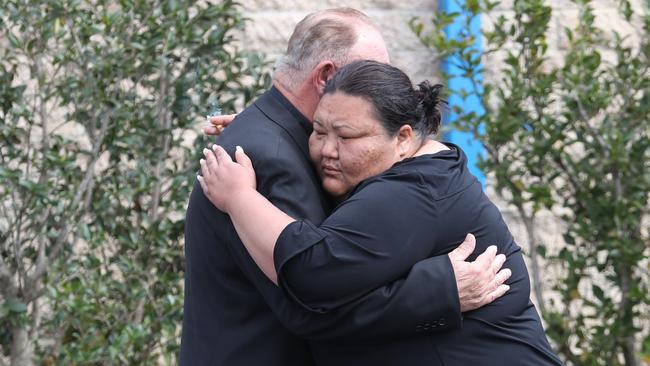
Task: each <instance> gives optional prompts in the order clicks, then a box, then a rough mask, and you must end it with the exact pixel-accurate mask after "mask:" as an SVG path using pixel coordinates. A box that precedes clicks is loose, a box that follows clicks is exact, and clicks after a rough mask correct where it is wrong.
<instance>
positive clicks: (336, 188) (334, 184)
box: [323, 178, 350, 199]
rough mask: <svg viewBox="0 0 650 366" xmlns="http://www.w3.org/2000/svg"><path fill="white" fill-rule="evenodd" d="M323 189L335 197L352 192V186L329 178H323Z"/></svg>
mask: <svg viewBox="0 0 650 366" xmlns="http://www.w3.org/2000/svg"><path fill="white" fill-rule="evenodd" d="M323 189H325V191H327V193H329V195H330V196H332V197H333V198H335V199H336V198H342V197H345V195H346V194H348V192H350V187H347V186H345V185H343V184H341V182H339V181H332V180H331V179H327V178H325V179H324V180H323Z"/></svg>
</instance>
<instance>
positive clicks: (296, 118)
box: [255, 86, 313, 157]
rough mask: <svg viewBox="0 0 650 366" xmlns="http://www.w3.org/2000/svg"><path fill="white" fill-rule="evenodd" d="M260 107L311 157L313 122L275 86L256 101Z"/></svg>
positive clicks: (256, 105)
mask: <svg viewBox="0 0 650 366" xmlns="http://www.w3.org/2000/svg"><path fill="white" fill-rule="evenodd" d="M255 107H257V109H259V110H260V111H261V112H262V113H264V115H265V116H266V117H268V118H269V119H270V120H271V121H273V123H275V124H277V125H278V126H280V127H282V129H284V130H285V131H286V132H287V133H288V134H289V136H291V138H292V139H293V141H294V142H295V143H296V144H297V145H298V146H299V147H300V149H301V150H302V151H303V153H305V156H307V157H309V144H308V142H309V135H310V134H311V132H312V130H313V126H312V124H311V122H310V121H309V120H308V119H307V117H305V116H304V115H303V114H302V113H300V111H298V109H297V108H296V107H295V106H294V105H293V104H291V102H289V100H288V99H287V98H286V97H285V96H284V95H282V93H280V91H279V90H278V89H277V88H276V87H275V86H273V87H271V89H270V90H268V91H267V92H266V93H264V94H262V96H260V97H259V98H257V100H256V101H255Z"/></svg>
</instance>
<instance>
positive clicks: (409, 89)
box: [324, 60, 446, 136]
mask: <svg viewBox="0 0 650 366" xmlns="http://www.w3.org/2000/svg"><path fill="white" fill-rule="evenodd" d="M441 90H442V85H441V84H435V85H431V84H429V82H428V81H423V82H422V83H420V85H419V86H418V90H415V89H414V88H413V84H412V83H411V79H409V77H408V76H407V75H406V74H405V73H404V72H402V71H401V70H400V69H398V68H396V67H393V66H390V65H387V64H383V63H380V62H376V61H369V60H365V61H355V62H352V63H350V64H348V65H346V66H344V67H342V68H341V69H339V70H338V72H337V73H336V74H335V75H334V77H333V78H331V79H330V80H329V81H328V82H327V84H326V85H325V91H324V93H325V94H330V93H334V92H336V91H341V92H344V93H346V94H349V95H354V96H357V97H362V98H364V99H366V100H367V101H369V102H370V103H371V104H372V106H373V109H374V112H375V117H376V118H377V119H378V120H379V121H381V123H382V124H383V125H384V127H385V128H386V131H388V133H389V135H391V136H394V135H395V134H396V133H397V132H398V131H399V129H400V127H401V126H403V125H410V126H411V128H413V130H414V131H416V132H417V133H419V134H420V135H422V136H426V135H430V134H435V133H437V132H438V129H439V128H440V118H441V116H440V108H441V105H442V104H443V103H446V102H445V101H444V100H441V99H440V92H441Z"/></svg>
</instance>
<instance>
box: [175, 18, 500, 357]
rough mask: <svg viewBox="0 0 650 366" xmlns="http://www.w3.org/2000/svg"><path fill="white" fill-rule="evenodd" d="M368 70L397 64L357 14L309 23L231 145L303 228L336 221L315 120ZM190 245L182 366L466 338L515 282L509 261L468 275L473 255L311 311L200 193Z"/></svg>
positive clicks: (231, 136) (224, 139)
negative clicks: (362, 68)
mask: <svg viewBox="0 0 650 366" xmlns="http://www.w3.org/2000/svg"><path fill="white" fill-rule="evenodd" d="M358 59H373V60H377V61H380V62H388V61H389V59H388V52H387V50H386V46H385V44H384V40H383V37H382V35H381V32H380V31H379V29H378V28H377V27H376V26H375V25H374V24H373V23H372V22H371V21H370V19H369V18H368V17H366V16H365V15H364V14H362V13H360V12H358V11H356V10H352V9H347V8H346V9H332V10H327V11H322V12H317V13H314V14H311V15H309V16H307V17H306V18H305V19H303V20H302V21H301V22H300V23H299V24H298V25H297V26H296V29H295V30H294V33H293V35H292V36H291V39H290V40H289V46H288V48H287V52H286V55H285V57H284V58H283V59H282V60H281V62H280V63H279V65H278V67H277V69H276V72H275V75H274V80H273V87H272V88H271V90H269V91H267V92H266V93H265V94H264V95H262V96H261V97H260V98H258V99H257V100H256V101H255V102H254V103H253V105H252V106H250V107H248V108H247V109H246V110H244V111H243V112H242V113H241V114H239V116H238V117H237V119H236V120H235V122H234V123H233V124H232V125H231V126H230V127H228V128H227V129H226V130H224V132H223V133H222V135H221V136H220V138H219V143H220V145H222V146H223V147H224V148H225V149H226V150H227V151H229V152H233V151H234V148H235V146H236V145H241V146H243V147H244V149H245V150H246V152H247V154H248V155H249V156H250V157H251V159H252V161H253V162H254V165H255V170H256V172H257V180H258V181H257V187H258V190H259V191H260V192H261V193H262V194H263V195H264V196H266V197H267V198H268V199H269V200H270V201H271V202H273V203H274V204H275V205H277V206H278V207H280V208H281V209H282V210H283V211H285V212H286V213H288V214H289V215H291V216H293V217H296V218H305V219H308V220H310V221H312V222H314V223H320V222H321V221H322V220H323V219H324V218H325V217H326V215H327V213H328V211H329V209H330V202H329V201H328V199H327V197H326V196H325V195H324V193H323V192H322V190H321V188H320V182H319V179H318V177H317V176H316V174H315V172H314V170H313V167H312V165H311V162H310V160H309V153H308V146H307V141H308V137H309V134H310V133H311V118H312V117H313V113H314V111H315V109H316V106H317V104H318V101H319V99H320V96H321V95H322V91H323V87H324V86H325V83H326V82H327V80H328V79H329V78H330V77H331V76H332V75H333V74H334V73H335V72H336V70H337V68H338V67H340V66H343V65H345V64H346V63H349V62H351V61H353V60H358ZM260 225H264V223H260ZM185 238H186V249H185V250H186V258H187V268H186V277H185V309H184V311H185V315H184V320H183V335H182V347H181V365H312V364H314V361H315V362H316V363H318V359H316V360H314V357H313V355H312V352H311V349H310V347H312V348H314V349H318V346H319V344H320V343H322V342H326V341H329V340H335V341H345V340H354V341H355V342H359V341H372V340H375V339H381V338H383V339H385V338H397V337H409V336H415V335H421V334H422V332H432V331H438V330H444V329H451V328H454V327H458V326H459V325H460V319H461V316H460V313H461V311H466V310H471V309H475V308H478V307H480V306H482V305H484V304H486V303H488V302H491V301H492V300H494V299H495V298H496V297H498V296H501V295H502V294H503V293H504V292H505V290H506V289H507V287H506V286H505V285H502V283H503V282H504V281H505V279H506V278H507V276H508V270H502V271H501V272H499V274H498V275H496V276H495V274H497V272H498V271H499V269H500V267H501V265H502V264H503V260H504V258H503V256H501V255H500V256H495V253H494V252H493V251H491V252H486V253H485V254H483V255H481V256H480V257H479V258H478V259H477V260H476V261H475V262H473V263H466V262H464V261H463V260H464V259H465V258H466V257H467V256H468V255H469V254H470V253H471V252H472V251H473V247H472V246H471V244H472V243H469V244H468V245H464V246H461V247H460V248H459V249H457V250H456V251H454V252H452V253H450V255H449V256H441V257H435V258H430V259H428V260H425V261H422V262H420V263H417V264H416V265H415V266H414V267H413V269H412V270H411V272H410V273H409V274H408V275H407V277H406V278H404V279H401V280H399V281H396V282H394V283H390V284H386V286H384V287H382V288H379V289H376V290H375V291H373V292H371V293H369V294H366V295H365V296H364V297H363V298H362V299H360V300H358V301H356V302H354V303H352V304H348V305H346V306H344V307H342V308H340V309H336V310H334V311H330V312H318V311H314V310H313V309H311V310H310V309H307V308H304V307H302V306H301V305H300V304H297V303H294V302H291V301H289V300H288V298H287V297H285V296H284V294H283V293H282V291H281V290H280V289H279V288H278V287H276V286H275V285H274V284H273V283H272V282H271V281H269V280H268V279H267V278H266V276H264V274H263V273H262V272H261V271H260V270H259V269H258V267H257V265H256V264H255V263H254V262H253V260H252V259H251V258H250V256H249V255H248V253H247V251H246V249H245V248H244V246H243V245H242V244H241V242H240V240H239V238H238V237H237V234H236V232H235V230H234V228H233V226H232V223H231V222H230V220H229V218H228V216H227V215H225V214H223V213H222V212H220V211H218V210H217V209H216V208H215V207H214V206H213V205H212V204H211V203H210V202H209V200H208V199H207V198H206V197H205V196H204V195H203V192H202V190H201V188H200V186H199V185H198V183H197V184H195V186H194V190H193V192H192V195H191V198H190V202H189V206H188V209H187V220H186V229H185ZM396 245H399V243H396ZM454 274H455V276H454ZM333 285H335V284H333ZM459 298H460V301H459ZM307 340H309V341H307ZM321 350H322V348H321Z"/></svg>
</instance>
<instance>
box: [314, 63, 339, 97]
mask: <svg viewBox="0 0 650 366" xmlns="http://www.w3.org/2000/svg"><path fill="white" fill-rule="evenodd" d="M334 74H336V65H334V62H332V61H329V60H327V61H321V62H319V63H318V65H316V67H315V68H314V72H313V73H312V83H313V84H314V87H315V88H316V90H318V95H323V91H324V90H325V84H327V81H328V80H329V79H331V78H332V77H333V76H334Z"/></svg>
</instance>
